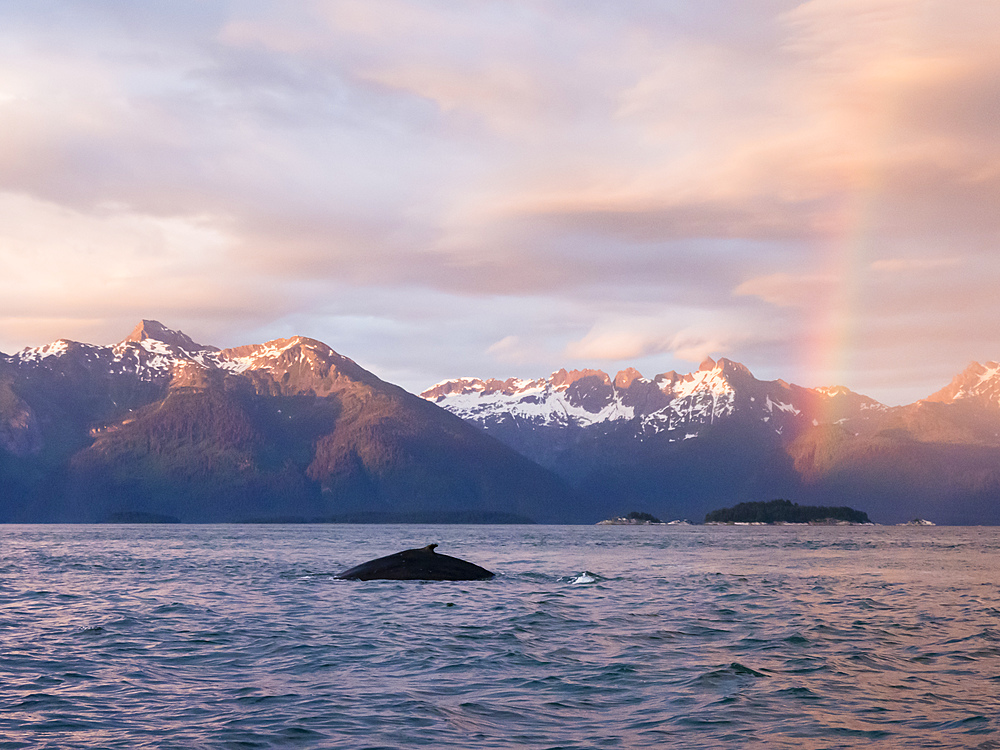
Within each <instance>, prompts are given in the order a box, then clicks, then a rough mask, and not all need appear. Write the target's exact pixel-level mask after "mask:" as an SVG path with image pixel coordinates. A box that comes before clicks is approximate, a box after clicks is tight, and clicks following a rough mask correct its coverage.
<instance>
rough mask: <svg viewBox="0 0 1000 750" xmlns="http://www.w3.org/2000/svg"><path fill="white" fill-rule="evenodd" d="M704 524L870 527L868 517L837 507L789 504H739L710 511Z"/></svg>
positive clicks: (851, 509) (776, 502) (786, 501)
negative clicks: (858, 525)
mask: <svg viewBox="0 0 1000 750" xmlns="http://www.w3.org/2000/svg"><path fill="white" fill-rule="evenodd" d="M705 523H871V521H870V520H869V519H868V514H867V513H865V512H864V511H860V510H854V508H848V507H846V506H841V507H839V508H830V507H826V506H822V505H799V504H798V503H793V502H791V501H790V500H771V501H770V502H753V503H739V504H737V505H734V506H733V507H732V508H721V509H720V510H713V511H712V512H711V513H708V514H706V515H705Z"/></svg>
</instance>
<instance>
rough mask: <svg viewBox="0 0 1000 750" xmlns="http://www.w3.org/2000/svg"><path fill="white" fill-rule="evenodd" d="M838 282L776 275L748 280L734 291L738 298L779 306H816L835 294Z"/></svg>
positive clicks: (811, 276) (794, 275) (783, 274)
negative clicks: (742, 297)
mask: <svg viewBox="0 0 1000 750" xmlns="http://www.w3.org/2000/svg"><path fill="white" fill-rule="evenodd" d="M835 284H836V279H835V278H834V277H832V276H826V275H816V274H807V275H796V274H790V273H774V274H769V275H767V276H757V277H755V278H752V279H747V280H746V281H744V282H743V283H742V284H740V285H739V286H737V287H736V288H735V289H734V290H733V294H735V295H737V296H752V297H759V298H760V299H762V300H764V301H765V302H767V303H769V304H772V305H777V306H778V307H800V308H808V307H816V306H817V304H819V302H820V300H823V299H828V298H829V297H830V295H831V294H832V293H833V291H834V286H835Z"/></svg>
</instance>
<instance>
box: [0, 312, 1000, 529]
mask: <svg viewBox="0 0 1000 750" xmlns="http://www.w3.org/2000/svg"><path fill="white" fill-rule="evenodd" d="M421 396H422V397H418V396H416V395H413V394H410V393H408V392H407V391H405V390H403V389H401V388H399V387H397V386H395V385H392V384H390V383H387V382H385V381H382V380H381V379H379V378H378V377H377V376H375V375H374V374H372V373H371V372H369V371H367V370H365V369H364V368H362V367H360V366H359V365H357V364H356V363H355V362H353V361H352V360H350V359H348V358H347V357H345V356H342V355H340V354H338V353H337V352H335V351H334V350H333V349H331V348H330V347H328V346H327V345H325V344H323V343H321V342H319V341H316V340H313V339H308V338H304V337H293V338H289V339H278V340H275V341H270V342H267V343H264V344H257V345H250V346H243V347H237V348H233V349H217V348H215V347H211V346H205V345H202V344H198V343H196V342H195V341H194V340H192V339H191V338H190V337H189V336H187V335H185V334H184V333H182V332H180V331H175V330H171V329H169V328H167V327H165V326H163V325H162V324H160V323H158V322H156V321H150V320H144V321H141V322H140V323H139V325H138V326H136V328H135V330H133V331H132V333H131V334H130V335H128V336H127V337H125V338H124V339H123V340H122V341H121V342H119V343H118V344H115V345H113V346H95V345H91V344H82V343H77V342H73V341H67V340H59V341H56V342H54V343H51V344H48V345H45V346H39V347H31V348H27V349H24V350H22V351H20V352H18V353H15V354H12V355H0V521H3V522H39V521H42V522H79V521H104V520H109V519H110V520H114V519H174V520H180V521H187V522H214V521H268V520H298V521H301V520H383V521H386V520H390V521H391V520H402V521H405V520H423V521H448V520H451V521H463V520H464V521H511V520H524V519H532V520H536V521H541V522H594V521H596V520H600V519H601V518H606V517H609V516H614V515H622V514H624V513H625V512H627V511H631V510H636V509H641V510H643V511H646V512H652V513H654V514H655V515H657V516H660V517H664V518H690V519H692V520H695V521H698V520H701V519H702V518H703V517H704V515H705V513H706V512H708V511H710V510H713V509H716V508H719V507H722V506H729V505H733V504H734V503H737V502H750V501H761V500H770V499H772V498H776V497H783V498H788V499H792V500H795V501H796V502H799V503H815V504H820V505H832V506H843V505H849V506H851V507H854V508H857V509H859V510H861V511H864V512H867V513H868V515H869V516H870V517H871V518H872V519H873V520H875V521H877V522H882V523H898V522H901V521H906V520H910V519H911V518H914V517H917V516H919V517H925V518H929V519H931V520H933V521H935V522H937V523H953V524H955V523H963V524H970V523H971V524H974V523H989V524H995V523H1000V365H998V364H997V363H995V362H988V363H986V364H978V363H973V364H972V365H970V366H969V367H968V368H967V369H966V370H965V371H964V372H962V373H960V374H959V375H957V376H956V377H955V379H954V380H953V381H952V382H951V383H950V384H949V385H947V386H946V387H945V388H943V389H941V390H940V391H938V392H937V393H934V394H932V395H930V396H929V397H928V398H926V399H923V400H921V401H918V402H916V403H914V404H910V405H907V406H899V407H888V406H885V405H883V404H880V403H879V402H877V401H875V400H874V399H871V398H868V397H867V396H863V395H860V394H857V393H854V392H852V391H850V390H848V389H847V388H843V387H833V388H803V387H800V386H796V385H793V384H790V383H786V382H784V381H782V380H776V381H762V380H758V379H757V378H755V377H754V376H753V374H752V373H751V372H750V370H748V369H747V368H746V367H745V366H743V365H741V364H739V363H736V362H733V361H730V360H728V359H719V360H718V361H716V360H712V359H706V360H705V361H704V362H703V363H702V364H701V366H700V367H699V368H698V370H696V371H695V372H692V373H686V374H679V373H676V372H667V373H663V374H660V375H656V376H655V377H652V378H645V377H643V376H642V375H641V374H640V373H639V372H638V371H636V370H635V369H632V368H629V369H626V370H623V371H621V372H619V373H617V374H616V375H615V376H614V377H611V376H610V375H609V374H607V373H604V372H602V371H600V370H573V371H569V372H567V371H566V370H559V371H558V372H555V373H553V374H552V375H550V376H549V377H546V378H539V379H537V380H530V381H529V380H519V379H508V380H502V381H501V380H495V379H485V380H484V379H477V378H458V379H454V380H448V381H445V382H442V383H439V384H437V385H435V386H433V387H432V388H429V389H428V390H426V391H424V392H423V393H422V394H421Z"/></svg>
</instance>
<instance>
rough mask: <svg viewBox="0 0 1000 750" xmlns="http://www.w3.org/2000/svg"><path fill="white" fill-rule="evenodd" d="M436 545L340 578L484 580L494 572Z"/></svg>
mask: <svg viewBox="0 0 1000 750" xmlns="http://www.w3.org/2000/svg"><path fill="white" fill-rule="evenodd" d="M435 547H437V545H436V544H428V545H427V546H426V547H421V548H420V549H407V550H403V551H402V552H397V553H396V554H394V555H386V556H385V557H379V558H376V559H375V560H369V561H368V562H365V563H361V564H360V565H355V566H354V567H353V568H349V569H348V570H345V571H344V572H343V573H338V574H337V576H336V577H337V578H344V579H348V580H352V581H375V580H386V581H485V580H486V579H488V578H492V577H493V573H491V572H490V571H488V570H486V569H485V568H480V567H479V566H478V565H474V564H473V563H470V562H466V561H465V560H459V559H458V558H457V557H450V556H449V555H439V554H438V553H437V552H435V551H434V548H435Z"/></svg>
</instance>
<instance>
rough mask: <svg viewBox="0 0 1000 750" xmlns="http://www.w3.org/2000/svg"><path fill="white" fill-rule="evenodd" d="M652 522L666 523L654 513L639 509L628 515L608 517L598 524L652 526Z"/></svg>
mask: <svg viewBox="0 0 1000 750" xmlns="http://www.w3.org/2000/svg"><path fill="white" fill-rule="evenodd" d="M652 524H659V525H664V526H665V525H666V524H664V523H663V521H661V520H660V519H659V518H657V517H656V516H654V515H653V514H651V513H643V512H642V511H638V510H633V511H632V512H631V513H629V514H628V515H627V516H619V517H618V518H608V519H606V520H604V521H598V522H597V525H598V526H650V525H652Z"/></svg>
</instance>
